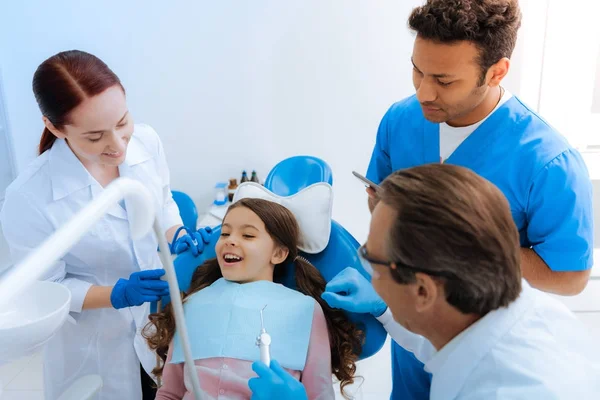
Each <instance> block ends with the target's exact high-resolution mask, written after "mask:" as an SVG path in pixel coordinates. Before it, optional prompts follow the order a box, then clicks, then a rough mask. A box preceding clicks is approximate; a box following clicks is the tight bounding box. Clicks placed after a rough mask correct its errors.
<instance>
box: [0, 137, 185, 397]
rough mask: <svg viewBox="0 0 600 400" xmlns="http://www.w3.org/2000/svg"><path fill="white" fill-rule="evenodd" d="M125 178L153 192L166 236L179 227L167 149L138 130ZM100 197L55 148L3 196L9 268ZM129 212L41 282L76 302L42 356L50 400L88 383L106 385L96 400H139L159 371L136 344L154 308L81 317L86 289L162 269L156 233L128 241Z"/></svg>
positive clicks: (62, 145)
mask: <svg viewBox="0 0 600 400" xmlns="http://www.w3.org/2000/svg"><path fill="white" fill-rule="evenodd" d="M119 172H120V176H124V177H129V178H133V179H136V180H138V181H140V182H142V183H144V185H145V186H146V187H147V188H148V189H150V191H151V193H152V194H153V195H154V200H155V202H156V206H157V210H162V212H159V217H160V218H161V223H162V226H163V227H164V228H165V229H169V228H170V227H172V226H174V225H181V223H182V222H181V218H180V216H179V210H178V208H177V205H176V204H175V202H174V201H173V198H172V196H171V191H170V187H169V170H168V167H167V163H166V159H165V155H164V152H163V147H162V144H161V141H160V139H159V137H158V135H157V134H156V132H155V131H154V130H153V129H152V128H151V127H149V126H147V125H136V126H135V129H134V133H133V136H132V138H131V141H130V142H129V146H128V149H127V156H126V159H125V161H124V163H123V164H122V165H121V166H119ZM103 190H104V189H103V188H102V187H101V186H100V184H99V183H98V182H97V181H96V180H95V179H94V178H93V177H92V176H91V175H90V174H89V173H88V171H87V170H86V169H85V168H84V166H83V165H82V164H81V162H80V161H79V160H78V159H77V158H76V156H75V155H74V154H73V152H72V151H71V150H70V148H69V147H68V145H67V143H66V142H65V141H64V140H57V141H56V142H55V144H54V145H53V146H52V148H51V149H50V150H49V151H46V152H45V153H44V154H42V155H40V156H39V157H38V158H36V159H35V160H34V161H33V162H32V163H31V164H30V165H29V166H28V167H27V168H26V169H25V170H24V171H23V172H22V173H21V174H20V175H19V177H18V178H17V179H16V180H15V181H14V182H13V183H12V184H11V185H10V186H9V188H8V189H7V191H6V200H5V204H4V207H3V208H2V211H1V213H0V221H1V223H2V229H3V231H4V235H5V237H6V241H7V242H8V245H9V248H10V251H11V255H12V258H13V261H14V262H15V263H17V262H18V261H20V260H21V259H22V258H23V257H25V256H26V255H27V254H28V253H30V252H31V251H32V250H33V249H35V248H36V247H37V246H38V245H39V244H40V243H41V242H42V241H43V240H44V239H46V238H47V237H48V236H49V235H51V234H52V233H53V232H54V231H55V230H56V229H57V228H58V227H60V226H61V225H63V224H64V223H65V222H66V221H68V220H69V219H70V218H71V217H72V216H73V215H74V214H75V213H77V212H78V211H79V210H81V208H82V207H84V206H85V205H87V204H88V203H89V202H90V201H91V200H92V199H94V198H95V197H96V196H98V195H99V194H100V193H101V192H102V191H103ZM126 209H127V205H125V208H123V207H122V206H120V205H115V206H114V207H113V208H112V209H111V210H110V211H109V213H108V214H106V215H105V216H104V217H103V218H102V219H101V220H100V221H99V222H98V223H97V224H96V225H95V226H94V227H93V229H91V230H90V231H89V232H88V233H87V234H86V235H85V236H84V237H83V238H82V239H81V241H80V242H79V243H78V244H76V245H75V246H74V247H73V248H72V249H71V250H70V251H69V252H68V253H67V254H66V255H65V256H64V257H63V258H62V260H61V261H60V262H58V263H57V264H56V265H55V266H54V267H53V269H52V270H51V272H50V273H49V274H48V275H47V276H45V277H44V279H47V280H51V281H54V282H61V283H62V284H64V285H65V286H67V287H68V288H69V289H70V291H71V294H72V300H71V309H70V311H71V312H70V316H71V317H72V319H70V320H68V321H67V322H66V323H65V324H64V325H63V327H62V328H61V329H60V330H59V331H58V332H57V334H56V335H55V336H54V337H53V338H52V339H51V340H50V341H49V342H48V344H47V346H46V347H45V354H44V388H45V394H46V399H47V400H54V399H56V398H57V397H58V396H59V395H60V394H61V393H62V392H63V391H64V390H65V389H66V388H67V387H69V386H70V384H71V383H72V382H73V381H74V380H75V379H76V378H78V377H81V376H82V375H86V374H98V375H100V376H101V377H102V380H103V388H102V390H101V392H100V394H99V395H98V396H97V397H96V399H98V400H121V399H122V400H137V399H141V397H142V393H141V385H140V362H141V363H142V365H143V367H144V369H145V370H146V371H147V372H148V373H150V371H151V370H152V368H153V367H154V365H155V364H156V357H155V355H154V354H153V353H152V352H151V350H150V349H149V348H148V347H147V345H146V342H145V341H144V339H143V338H142V337H141V336H140V331H141V329H142V328H143V327H144V325H145V324H146V322H147V321H148V318H147V316H148V311H149V308H148V307H149V305H148V304H145V305H144V306H140V307H131V308H124V309H120V310H115V309H112V308H106V309H96V310H85V311H82V306H83V301H84V299H85V296H86V293H87V291H88V289H89V288H90V286H92V285H101V286H112V285H114V284H115V283H116V282H117V280H118V279H119V278H128V277H129V275H130V274H131V273H132V272H135V271H139V270H148V269H156V268H162V265H161V262H160V260H159V258H158V254H157V251H156V249H157V241H156V238H155V237H154V235H153V233H149V234H148V235H147V236H146V237H144V238H143V239H141V240H137V241H135V242H134V241H132V239H131V235H130V231H129V224H128V221H127V211H126Z"/></svg>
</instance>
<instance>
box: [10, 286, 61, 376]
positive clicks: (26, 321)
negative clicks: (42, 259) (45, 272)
mask: <svg viewBox="0 0 600 400" xmlns="http://www.w3.org/2000/svg"><path fill="white" fill-rule="evenodd" d="M70 304H71V292H70V291H69V290H68V289H67V288H66V287H65V286H63V285H61V284H59V283H53V282H45V281H37V282H35V283H33V284H32V285H31V286H29V288H27V289H26V290H25V291H24V292H22V293H21V294H19V295H17V296H16V298H14V299H13V300H11V301H10V303H8V305H7V306H4V307H2V309H0V365H1V364H4V363H7V362H9V361H12V360H14V359H17V358H20V357H23V356H26V355H29V354H33V353H35V352H36V351H38V350H39V349H40V348H41V347H42V346H43V345H44V344H45V343H46V342H47V341H48V340H49V339H50V338H51V337H52V335H53V334H54V332H56V331H57V330H58V329H59V328H60V327H61V326H62V324H63V323H64V322H65V320H66V318H67V316H68V314H69V305H70Z"/></svg>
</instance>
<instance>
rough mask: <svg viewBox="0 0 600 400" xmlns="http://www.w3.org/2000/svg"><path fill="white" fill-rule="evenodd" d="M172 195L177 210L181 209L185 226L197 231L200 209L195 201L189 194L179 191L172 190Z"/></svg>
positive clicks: (180, 212) (180, 213)
mask: <svg viewBox="0 0 600 400" xmlns="http://www.w3.org/2000/svg"><path fill="white" fill-rule="evenodd" d="M171 194H172V195H173V200H175V203H177V208H179V215H180V216H181V219H182V220H183V225H185V226H186V227H188V228H190V229H191V230H192V231H195V230H196V222H197V221H198V209H197V208H196V204H195V203H194V200H192V198H191V197H190V196H188V195H187V194H185V193H183V192H179V191H177V190H171Z"/></svg>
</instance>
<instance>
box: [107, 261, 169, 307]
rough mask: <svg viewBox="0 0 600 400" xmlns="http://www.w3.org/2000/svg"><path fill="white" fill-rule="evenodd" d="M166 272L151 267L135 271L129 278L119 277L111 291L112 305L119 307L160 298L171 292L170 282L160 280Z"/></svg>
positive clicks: (139, 304)
mask: <svg viewBox="0 0 600 400" xmlns="http://www.w3.org/2000/svg"><path fill="white" fill-rule="evenodd" d="M164 274H165V270H164V269H151V270H147V271H138V272H134V273H133V274H131V276H130V277H129V279H119V280H118V281H117V284H116V285H115V286H114V287H113V290H112V292H111V293H110V302H111V304H112V306H113V307H114V308H117V309H119V308H125V307H132V306H141V305H142V304H144V303H146V302H150V301H158V300H160V298H161V297H162V296H166V295H168V294H169V284H168V283H167V282H165V281H162V280H160V277H161V276H163V275H164Z"/></svg>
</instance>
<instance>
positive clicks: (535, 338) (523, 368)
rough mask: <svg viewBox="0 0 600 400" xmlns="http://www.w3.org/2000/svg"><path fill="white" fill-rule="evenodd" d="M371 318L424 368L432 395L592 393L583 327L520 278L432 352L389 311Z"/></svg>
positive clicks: (559, 398)
mask: <svg viewBox="0 0 600 400" xmlns="http://www.w3.org/2000/svg"><path fill="white" fill-rule="evenodd" d="M378 319H379V321H380V322H382V323H383V325H384V327H385V328H386V330H387V331H388V333H389V334H390V336H391V337H392V338H393V339H394V340H395V341H396V342H397V343H398V344H400V346H402V347H404V348H405V349H407V350H408V351H411V352H413V353H414V354H415V356H416V357H417V359H419V360H420V361H421V362H423V363H424V364H425V370H426V371H428V372H430V373H431V374H432V381H431V392H430V399H432V400H438V399H439V400H441V399H443V400H452V399H461V400H467V399H468V400H476V399H486V400H495V399H511V400H521V399H522V400H531V399H534V400H542V399H543V400H568V399H577V400H592V399H593V400H597V399H599V398H600V365H599V364H598V363H599V362H600V358H598V351H597V350H596V346H595V345H594V343H593V342H592V341H591V339H590V338H589V336H588V333H587V330H586V329H585V327H584V326H583V324H582V323H581V322H580V321H579V320H578V319H577V318H576V317H575V316H574V315H573V313H571V312H570V311H569V310H568V309H567V308H566V307H565V306H564V305H563V304H562V303H560V302H559V301H558V300H555V299H553V298H551V297H550V296H548V295H547V294H545V293H542V292H540V291H539V290H536V289H533V288H531V287H530V286H529V285H528V284H527V282H525V281H524V280H523V291H522V292H521V295H520V296H519V298H518V299H517V300H516V301H515V302H513V303H512V304H510V305H509V307H508V308H502V309H499V310H496V311H493V312H491V313H488V314H487V315H486V316H484V317H483V318H482V319H480V320H479V321H477V322H476V323H475V324H473V325H471V326H470V327H469V328H467V329H466V330H465V331H463V332H461V333H460V334H459V335H458V336H456V337H455V338H454V339H453V340H451V341H450V342H449V343H448V344H447V345H446V346H444V347H443V348H442V349H440V351H436V350H435V348H434V347H433V346H432V345H431V343H430V342H429V341H428V340H427V339H425V338H424V337H422V336H420V335H416V334H414V333H412V332H409V331H408V330H406V329H405V328H403V327H402V326H401V325H399V324H398V323H396V322H395V321H394V319H393V316H392V314H391V312H390V311H389V309H388V310H387V311H386V312H385V313H384V314H383V315H382V316H381V317H379V318H378Z"/></svg>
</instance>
